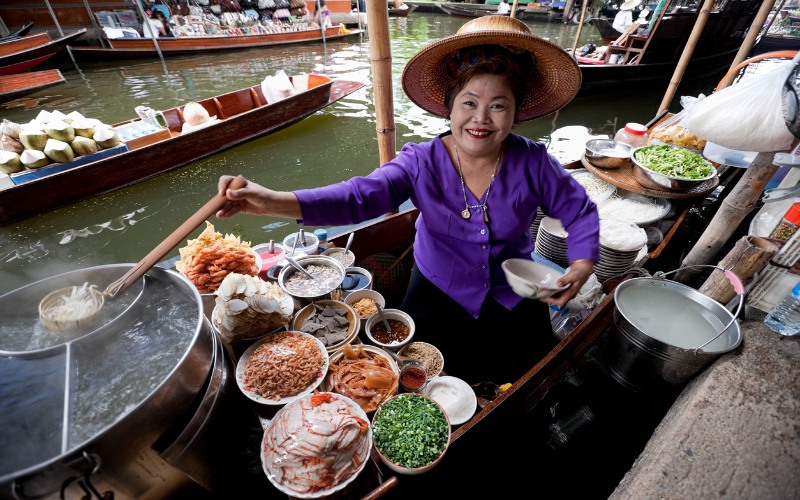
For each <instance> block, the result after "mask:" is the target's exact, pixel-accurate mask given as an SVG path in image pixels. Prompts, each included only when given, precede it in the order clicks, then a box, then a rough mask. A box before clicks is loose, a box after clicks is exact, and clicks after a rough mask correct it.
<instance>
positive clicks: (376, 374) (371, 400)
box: [322, 344, 400, 413]
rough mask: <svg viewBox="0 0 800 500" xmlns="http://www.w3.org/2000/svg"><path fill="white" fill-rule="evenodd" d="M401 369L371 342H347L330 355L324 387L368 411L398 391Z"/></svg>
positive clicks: (374, 408) (373, 409)
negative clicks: (366, 343) (342, 347)
mask: <svg viewBox="0 0 800 500" xmlns="http://www.w3.org/2000/svg"><path fill="white" fill-rule="evenodd" d="M399 381H400V370H399V369H398V368H397V363H395V361H394V359H392V358H391V356H389V355H388V354H387V353H386V352H385V351H383V349H381V348H379V347H375V346H371V345H363V344H356V345H352V344H346V345H345V346H344V349H342V350H341V351H338V352H336V353H334V354H332V355H331V359H330V367H329V369H328V375H326V376H325V381H324V382H323V384H322V388H323V389H324V390H328V391H331V392H335V393H337V394H342V395H344V396H347V397H349V398H350V399H352V400H353V401H355V402H356V403H357V404H358V405H359V406H360V407H361V409H363V410H364V411H365V412H367V413H371V412H373V411H375V410H376V409H377V408H378V406H380V404H381V403H383V402H384V401H386V400H387V399H388V398H390V397H392V396H393V395H395V394H397V388H398V386H399Z"/></svg>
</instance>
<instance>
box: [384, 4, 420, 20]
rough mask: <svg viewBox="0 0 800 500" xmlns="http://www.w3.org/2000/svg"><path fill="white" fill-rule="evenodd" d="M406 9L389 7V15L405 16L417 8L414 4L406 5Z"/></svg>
mask: <svg viewBox="0 0 800 500" xmlns="http://www.w3.org/2000/svg"><path fill="white" fill-rule="evenodd" d="M407 7H408V8H407V9H395V8H394V7H392V6H390V7H389V17H407V16H408V15H409V14H411V13H412V12H414V11H415V10H417V6H416V5H408V6H407Z"/></svg>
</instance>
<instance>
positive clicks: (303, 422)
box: [261, 392, 373, 498]
mask: <svg viewBox="0 0 800 500" xmlns="http://www.w3.org/2000/svg"><path fill="white" fill-rule="evenodd" d="M320 428H324V429H325V432H319V429H320ZM372 444H373V441H372V426H371V425H370V423H369V419H368V417H367V414H366V413H365V412H364V410H362V409H361V408H360V407H359V406H358V404H356V403H355V402H354V401H353V400H352V399H350V398H348V397H346V396H342V395H341V394H336V393H332V392H317V393H314V394H307V395H305V396H303V397H301V398H298V399H296V400H294V401H292V402H291V403H289V404H287V405H286V406H284V407H283V408H281V409H280V410H278V412H277V413H276V414H275V416H274V417H273V418H272V419H271V420H270V422H269V424H268V425H267V427H266V429H265V430H264V437H263V439H262V440H261V464H262V467H263V469H264V473H265V474H266V476H267V478H268V479H269V481H270V482H271V483H272V484H273V485H274V486H275V487H276V488H278V489H279V490H280V491H281V492H282V493H284V494H285V495H288V496H289V497H291V498H319V497H324V496H329V495H331V494H333V493H336V492H338V491H341V490H343V489H344V488H345V487H347V485H348V484H350V483H351V482H352V481H353V480H354V479H355V478H356V477H358V475H359V473H361V471H362V470H363V469H364V467H365V466H366V464H367V461H368V460H369V455H370V451H371V448H372Z"/></svg>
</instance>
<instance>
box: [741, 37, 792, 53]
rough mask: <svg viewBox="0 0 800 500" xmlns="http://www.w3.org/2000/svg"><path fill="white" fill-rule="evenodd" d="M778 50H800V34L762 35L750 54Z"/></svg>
mask: <svg viewBox="0 0 800 500" xmlns="http://www.w3.org/2000/svg"><path fill="white" fill-rule="evenodd" d="M778 50H800V36H791V35H781V34H776V33H767V34H766V35H761V36H760V37H759V38H758V40H757V41H756V44H755V45H754V46H753V50H752V51H750V55H751V56H757V55H760V54H766V53H767V52H775V51H778Z"/></svg>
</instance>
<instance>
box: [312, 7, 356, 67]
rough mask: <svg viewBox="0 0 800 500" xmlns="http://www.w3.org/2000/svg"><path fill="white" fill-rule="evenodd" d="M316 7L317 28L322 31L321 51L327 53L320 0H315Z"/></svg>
mask: <svg viewBox="0 0 800 500" xmlns="http://www.w3.org/2000/svg"><path fill="white" fill-rule="evenodd" d="M356 3H357V2H356ZM316 9H317V12H316V14H317V19H319V29H320V32H321V33H322V53H323V54H327V53H328V47H327V43H326V41H325V21H324V20H323V19H322V3H320V0H317V7H316Z"/></svg>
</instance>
